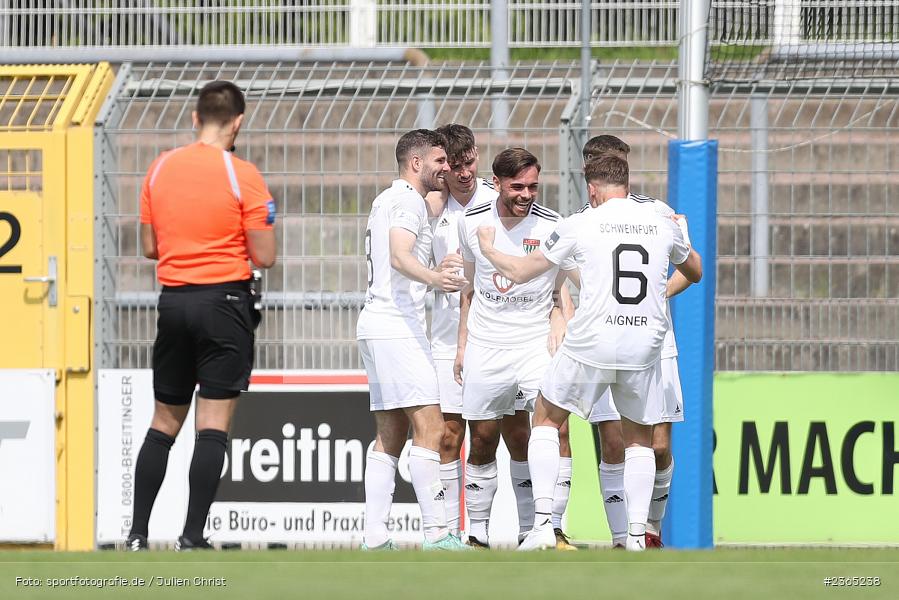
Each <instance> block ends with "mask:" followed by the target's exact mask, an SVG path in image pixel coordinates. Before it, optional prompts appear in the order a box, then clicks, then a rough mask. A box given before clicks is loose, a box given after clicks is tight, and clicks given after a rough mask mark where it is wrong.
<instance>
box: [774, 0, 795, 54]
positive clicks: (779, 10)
mask: <svg viewBox="0 0 899 600" xmlns="http://www.w3.org/2000/svg"><path fill="white" fill-rule="evenodd" d="M801 4H802V0H775V2H774V36H773V37H774V44H775V45H776V46H785V45H788V44H798V43H799V36H800V29H801V25H802V6H801Z"/></svg>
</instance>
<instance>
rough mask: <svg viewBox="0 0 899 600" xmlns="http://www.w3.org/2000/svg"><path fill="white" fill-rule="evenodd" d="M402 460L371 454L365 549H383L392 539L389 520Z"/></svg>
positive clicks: (367, 492)
mask: <svg viewBox="0 0 899 600" xmlns="http://www.w3.org/2000/svg"><path fill="white" fill-rule="evenodd" d="M399 462H400V459H399V458H397V457H395V456H390V455H389V454H385V453H384V452H376V451H375V450H369V451H368V456H367V457H366V461H365V532H364V534H363V535H364V539H365V545H366V546H368V547H369V548H374V547H375V546H380V545H381V544H383V543H385V542H386V541H387V540H389V539H390V532H388V531H387V519H388V518H389V517H390V505H391V504H393V489H394V487H395V486H396V466H397V464H399Z"/></svg>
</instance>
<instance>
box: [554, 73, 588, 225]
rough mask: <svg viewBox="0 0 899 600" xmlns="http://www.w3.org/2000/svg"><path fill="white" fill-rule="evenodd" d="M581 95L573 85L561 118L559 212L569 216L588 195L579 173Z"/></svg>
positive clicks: (580, 158) (580, 157)
mask: <svg viewBox="0 0 899 600" xmlns="http://www.w3.org/2000/svg"><path fill="white" fill-rule="evenodd" d="M579 105H580V97H579V94H578V91H577V88H576V87H575V86H574V85H572V86H571V97H570V98H569V99H568V103H567V104H566V105H565V108H564V109H562V116H561V117H560V118H559V212H560V213H561V214H562V216H568V215H570V214H571V213H573V212H574V211H575V209H577V208H578V207H580V205H581V204H582V202H581V198H582V196H584V197H586V194H585V185H584V183H583V180H581V179H580V178H579V177H578V176H577V175H578V173H579V172H580V170H581V161H582V160H583V159H582V156H581V148H582V147H583V145H582V144H581V140H580V138H581V136H580V134H579V132H578V131H577V129H578V128H577V127H576V126H575V123H574V121H575V119H576V118H577V112H578V106H579Z"/></svg>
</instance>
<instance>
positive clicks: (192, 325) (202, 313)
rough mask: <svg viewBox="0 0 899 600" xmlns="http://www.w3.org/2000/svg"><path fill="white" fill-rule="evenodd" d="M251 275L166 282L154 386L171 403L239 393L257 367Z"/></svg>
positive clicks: (160, 397)
mask: <svg viewBox="0 0 899 600" xmlns="http://www.w3.org/2000/svg"><path fill="white" fill-rule="evenodd" d="M249 290H250V287H249V282H247V281H237V282H231V283H216V284H210V285H185V286H178V287H170V286H165V287H163V289H162V293H161V294H160V295H159V307H158V308H159V319H158V321H157V326H156V331H157V333H156V343H155V344H153V390H154V392H155V393H156V399H157V400H159V401H160V402H164V403H165V404H189V403H190V401H191V398H192V397H193V393H194V388H195V387H196V385H197V384H198V383H199V384H200V391H199V394H200V396H202V397H203V398H211V399H224V398H233V397H235V396H237V395H238V394H240V392H241V391H242V390H246V389H247V386H248V385H249V383H250V371H251V370H252V369H253V343H254V341H255V336H254V323H253V316H252V313H251V311H252V310H253V307H252V303H253V301H252V299H251V297H250V291H249Z"/></svg>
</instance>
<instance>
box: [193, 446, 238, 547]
mask: <svg viewBox="0 0 899 600" xmlns="http://www.w3.org/2000/svg"><path fill="white" fill-rule="evenodd" d="M227 448H228V434H227V433H226V432H224V431H219V430H218V429H203V430H202V431H198V432H197V443H196V445H195V446H194V457H193V459H192V460H191V461H190V500H189V501H188V503H187V520H186V521H185V523H184V537H186V538H187V539H189V540H191V541H192V542H196V541H199V540H201V539H203V526H204V525H206V517H207V516H208V515H209V507H210V506H211V505H212V501H213V500H214V499H215V492H216V490H218V487H219V479H221V474H222V465H223V464H224V462H225V451H226V450H227Z"/></svg>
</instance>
